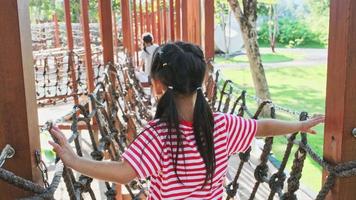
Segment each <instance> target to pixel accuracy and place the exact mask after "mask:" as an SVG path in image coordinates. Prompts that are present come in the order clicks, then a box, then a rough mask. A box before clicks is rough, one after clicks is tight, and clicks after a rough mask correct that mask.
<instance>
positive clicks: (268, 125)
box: [256, 116, 325, 137]
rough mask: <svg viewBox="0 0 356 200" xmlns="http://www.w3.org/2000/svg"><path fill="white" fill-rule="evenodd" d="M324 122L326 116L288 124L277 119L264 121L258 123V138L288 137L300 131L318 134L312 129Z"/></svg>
mask: <svg viewBox="0 0 356 200" xmlns="http://www.w3.org/2000/svg"><path fill="white" fill-rule="evenodd" d="M324 120H325V116H316V117H313V118H311V119H308V120H306V121H298V122H288V121H282V120H275V119H262V120H258V121H257V133H256V136H257V137H258V136H261V137H268V136H277V135H286V134H290V133H295V132H298V131H303V132H306V133H311V134H316V132H315V131H314V130H313V129H312V128H313V127H314V126H316V125H318V124H320V123H323V122H324Z"/></svg>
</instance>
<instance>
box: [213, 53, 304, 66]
mask: <svg viewBox="0 0 356 200" xmlns="http://www.w3.org/2000/svg"><path fill="white" fill-rule="evenodd" d="M261 57H262V62H264V63H277V62H288V61H292V60H295V59H300V58H302V57H303V56H302V55H300V54H292V53H285V52H283V53H265V54H262V55H261ZM214 61H215V62H217V63H247V62H248V58H247V56H246V55H238V56H234V57H225V56H216V57H215V58H214Z"/></svg>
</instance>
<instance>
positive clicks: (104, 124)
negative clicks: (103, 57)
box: [0, 59, 152, 200]
mask: <svg viewBox="0 0 356 200" xmlns="http://www.w3.org/2000/svg"><path fill="white" fill-rule="evenodd" d="M127 60H129V59H127ZM127 60H122V61H121V64H119V65H118V66H114V65H111V64H109V65H106V66H105V69H104V72H103V74H102V76H101V77H100V78H99V79H98V81H97V84H96V88H95V90H94V91H93V93H91V94H89V95H88V96H89V100H88V103H86V104H78V105H75V106H74V108H73V110H72V112H71V113H70V115H71V132H72V134H71V135H70V137H69V138H68V142H69V143H70V144H72V145H74V148H75V150H76V153H77V154H78V155H79V156H83V147H82V145H81V137H80V135H81V133H80V131H79V126H85V129H86V130H87V131H88V134H89V138H90V139H89V140H90V141H89V144H90V149H91V150H92V151H91V152H90V157H91V158H92V159H93V160H98V161H101V160H104V159H105V160H112V161H118V160H120V159H121V154H122V153H123V152H124V151H125V148H126V147H127V146H128V144H129V143H130V142H131V141H132V140H133V139H134V137H135V136H136V132H137V130H138V129H139V128H142V125H144V124H146V122H145V121H148V120H150V119H151V117H152V113H151V111H150V107H149V106H148V99H146V97H145V96H144V93H143V90H142V88H141V87H140V85H139V84H138V81H137V80H136V79H135V77H134V71H133V70H131V67H130V66H131V63H130V62H127ZM65 121H66V120H65V119H64V118H61V119H59V120H57V121H56V122H55V123H64V122H65ZM52 125H53V122H48V123H46V125H45V126H44V127H42V130H49V129H50V128H51V126H52ZM98 134H99V135H98ZM3 152H4V155H5V154H6V155H7V156H2V157H4V158H2V157H0V161H2V160H5V158H9V157H10V156H9V155H8V153H7V152H8V150H6V151H5V150H4V151H3ZM41 171H43V173H46V170H41ZM43 177H46V175H43ZM61 177H63V180H64V182H65V185H66V188H67V192H68V195H69V197H70V199H76V200H79V199H83V198H84V197H83V194H84V193H88V194H89V196H90V198H91V199H96V196H95V193H94V191H93V189H92V188H91V183H92V181H93V179H92V178H90V177H87V176H84V175H80V176H79V178H76V177H75V175H74V172H73V171H72V170H71V169H69V168H67V167H65V166H63V164H62V163H61V162H60V161H59V160H58V159H57V163H56V172H55V175H54V178H53V180H52V183H51V184H49V186H48V187H43V186H41V185H38V184H36V183H33V182H31V181H28V180H26V179H23V178H21V177H18V176H16V175H15V174H13V173H12V172H9V171H7V170H5V169H3V168H0V179H2V180H4V181H6V182H8V183H10V184H12V185H14V186H16V187H19V188H21V189H24V190H27V191H31V192H33V193H34V194H35V196H33V197H30V198H27V199H54V197H53V195H54V191H55V190H56V189H57V187H58V184H59V182H60V179H61ZM45 179H46V178H44V182H46V180H45ZM104 184H105V187H106V192H105V195H106V197H107V199H115V196H116V193H117V192H116V191H115V189H116V185H115V184H114V183H109V182H104ZM145 184H146V183H145V182H144V181H139V180H134V181H132V182H131V183H130V184H127V185H125V187H126V189H127V191H128V192H129V194H130V196H131V198H132V199H139V198H140V197H142V195H143V196H145Z"/></svg>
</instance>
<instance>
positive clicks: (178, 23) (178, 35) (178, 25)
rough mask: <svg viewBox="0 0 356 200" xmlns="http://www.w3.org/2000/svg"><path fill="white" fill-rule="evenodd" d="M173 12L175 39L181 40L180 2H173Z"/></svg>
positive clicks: (178, 0)
mask: <svg viewBox="0 0 356 200" xmlns="http://www.w3.org/2000/svg"><path fill="white" fill-rule="evenodd" d="M175 1H176V2H175V10H176V11H175V12H176V23H175V26H176V39H177V40H181V39H182V31H181V27H182V25H181V0H175Z"/></svg>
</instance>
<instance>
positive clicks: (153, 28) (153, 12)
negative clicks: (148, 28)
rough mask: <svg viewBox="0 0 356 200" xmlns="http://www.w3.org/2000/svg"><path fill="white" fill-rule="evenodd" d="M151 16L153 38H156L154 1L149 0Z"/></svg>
mask: <svg viewBox="0 0 356 200" xmlns="http://www.w3.org/2000/svg"><path fill="white" fill-rule="evenodd" d="M151 17H152V34H153V38H154V39H155V40H156V41H158V40H157V34H156V15H155V1H154V0H151Z"/></svg>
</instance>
